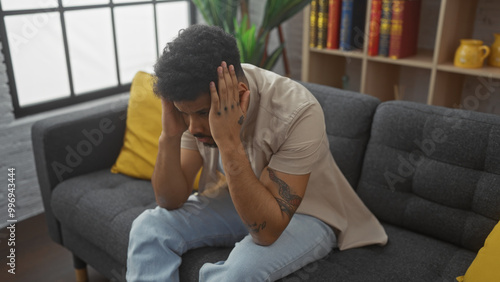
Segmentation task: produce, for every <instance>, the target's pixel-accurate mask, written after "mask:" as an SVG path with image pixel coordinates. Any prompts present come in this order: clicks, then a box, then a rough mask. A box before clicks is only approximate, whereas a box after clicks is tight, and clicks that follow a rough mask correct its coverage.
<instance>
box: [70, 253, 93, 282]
mask: <svg viewBox="0 0 500 282" xmlns="http://www.w3.org/2000/svg"><path fill="white" fill-rule="evenodd" d="M73 266H74V267H75V274H76V282H87V281H89V277H88V274H87V263H86V262H84V261H83V260H82V259H81V258H79V257H77V256H75V255H73Z"/></svg>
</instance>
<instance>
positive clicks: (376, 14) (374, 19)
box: [368, 0, 382, 56]
mask: <svg viewBox="0 0 500 282" xmlns="http://www.w3.org/2000/svg"><path fill="white" fill-rule="evenodd" d="M381 15H382V0H372V9H371V11H370V33H369V36H368V56H377V55H378V43H379V38H380V16H381Z"/></svg>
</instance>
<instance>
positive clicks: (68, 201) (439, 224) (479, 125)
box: [32, 83, 500, 282]
mask: <svg viewBox="0 0 500 282" xmlns="http://www.w3.org/2000/svg"><path fill="white" fill-rule="evenodd" d="M304 85H305V86H306V87H308V88H309V89H310V91H311V92H312V93H313V94H314V95H315V96H316V97H317V99H318V100H319V102H320V103H321V105H322V106H323V109H324V112H325V118H326V123H327V133H328V137H329V140H330V149H331V153H332V154H333V156H334V158H335V160H336V162H337V163H338V165H339V167H340V169H341V170H342V172H343V173H344V174H345V175H346V177H347V179H348V180H349V182H350V183H351V185H352V186H353V187H354V189H355V190H356V192H357V193H358V194H359V196H360V197H361V199H362V200H363V201H364V202H365V204H366V205H367V206H368V208H369V209H370V210H371V211H372V212H373V213H374V214H375V215H376V216H377V218H378V219H379V220H380V221H381V222H382V224H383V226H384V228H385V230H386V232H387V234H388V236H389V242H388V244H387V245H386V246H383V247H381V246H367V247H363V248H357V249H350V250H346V251H342V252H341V251H339V250H338V249H333V250H332V251H331V252H330V254H329V255H328V256H327V257H325V258H324V259H322V260H320V261H317V262H314V263H311V264H309V265H307V266H306V267H304V268H302V269H300V270H298V271H297V272H295V273H293V274H291V275H289V276H287V277H285V278H283V279H281V281H384V282H385V281H455V280H454V279H455V277H456V276H459V275H463V274H464V273H465V271H466V270H467V268H468V266H469V265H470V263H471V262H472V260H473V259H474V258H475V255H476V253H477V251H478V250H479V249H480V248H481V247H482V245H483V242H484V240H485V239H486V237H487V235H488V234H489V232H490V231H491V230H492V229H493V227H494V225H495V224H496V223H497V222H498V220H499V219H500V117H499V116H494V115H488V114H482V113H476V112H470V111H463V110H456V109H449V108H442V107H436V106H428V105H424V104H418V103H412V102H404V101H390V102H384V103H380V101H379V100H377V99H375V98H373V97H370V96H368V95H364V94H359V93H354V92H348V91H342V90H339V89H335V88H331V87H326V86H321V85H316V84H309V83H304ZM126 109H127V101H121V102H116V103H113V104H110V105H105V106H101V107H96V108H93V109H91V110H86V111H82V112H75V113H71V114H68V115H63V116H58V117H53V118H49V119H46V120H42V121H39V122H37V123H36V124H34V125H33V128H32V138H33V149H34V154H35V161H36V168H37V174H38V178H39V183H40V189H41V192H42V196H43V201H44V205H45V213H46V218H47V224H48V227H49V232H50V236H51V238H52V239H53V240H54V241H55V242H57V243H59V244H61V245H63V246H64V247H66V248H67V249H68V250H69V251H71V252H72V253H73V254H74V258H75V267H77V268H82V267H84V266H85V264H90V265H91V266H92V267H94V268H95V269H97V270H98V271H99V272H101V273H102V274H103V275H105V276H106V277H108V278H109V279H110V280H112V281H125V271H126V259H127V245H128V233H129V230H130V226H131V223H132V221H133V220H134V219H135V218H136V217H137V216H138V215H139V214H140V213H141V212H142V211H144V210H145V209H147V208H153V207H155V200H154V195H153V190H152V187H151V183H150V182H149V181H145V180H137V179H133V178H130V177H127V176H124V175H117V174H111V173H110V172H109V169H110V167H111V165H112V164H113V163H114V161H115V159H116V157H117V156H118V153H119V151H120V148H121V145H122V142H123V134H124V130H125V120H126ZM230 251H231V248H200V249H196V250H192V251H189V252H188V253H186V254H185V255H183V263H182V265H181V270H180V275H181V280H182V281H197V280H198V270H199V268H200V267H201V266H202V265H203V263H205V262H216V261H220V260H224V259H225V258H227V256H228V254H229V252H230ZM165 263H168V262H165Z"/></svg>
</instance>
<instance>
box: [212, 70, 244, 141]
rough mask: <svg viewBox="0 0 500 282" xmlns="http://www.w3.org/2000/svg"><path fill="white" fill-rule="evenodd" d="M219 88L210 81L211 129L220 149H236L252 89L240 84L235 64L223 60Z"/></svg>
mask: <svg viewBox="0 0 500 282" xmlns="http://www.w3.org/2000/svg"><path fill="white" fill-rule="evenodd" d="M217 75H218V78H219V80H218V82H217V83H218V86H219V87H218V88H219V91H218V93H217V89H216V87H215V82H210V95H211V107H210V114H209V123H210V131H211V133H212V137H213V138H214V140H215V143H217V146H218V147H219V149H223V150H224V149H231V148H232V149H236V148H237V146H238V144H239V143H240V142H241V140H240V130H241V127H242V125H243V122H244V120H245V115H246V111H247V109H248V103H249V98H250V91H249V90H248V89H243V88H241V87H240V86H239V83H238V78H237V77H236V73H235V71H234V66H233V65H230V66H229V67H228V66H227V64H226V62H222V63H221V65H220V66H219V67H217Z"/></svg>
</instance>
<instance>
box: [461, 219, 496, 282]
mask: <svg viewBox="0 0 500 282" xmlns="http://www.w3.org/2000/svg"><path fill="white" fill-rule="evenodd" d="M457 280H458V281H459V282H498V281H500V222H498V223H497V225H496V226H495V228H493V231H491V233H490V235H488V238H486V241H485V242H484V246H483V247H482V248H481V249H480V250H479V252H478V253H477V256H476V258H475V259H474V261H473V262H472V264H471V265H470V266H469V269H467V272H466V273H465V275H464V276H460V277H457Z"/></svg>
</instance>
